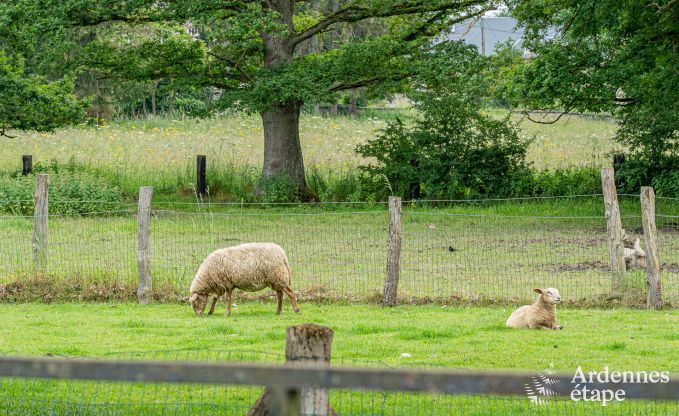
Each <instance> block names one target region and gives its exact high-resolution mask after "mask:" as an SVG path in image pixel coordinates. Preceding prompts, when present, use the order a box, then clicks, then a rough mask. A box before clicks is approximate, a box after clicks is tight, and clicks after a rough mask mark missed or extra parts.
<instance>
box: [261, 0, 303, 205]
mask: <svg viewBox="0 0 679 416" xmlns="http://www.w3.org/2000/svg"><path fill="white" fill-rule="evenodd" d="M264 7H265V8H269V7H270V8H272V9H274V10H275V11H276V12H278V13H279V16H280V19H281V22H282V23H283V24H285V25H286V26H287V27H288V30H289V34H292V33H293V26H292V15H293V8H294V2H293V1H292V0H271V1H268V2H265V6H264ZM261 36H262V40H263V41H264V66H265V67H276V66H279V65H286V64H290V63H292V58H293V54H294V47H293V46H292V44H291V42H290V38H289V37H288V36H280V35H278V34H277V35H271V34H269V33H262V35H261ZM301 106H302V103H301V102H300V101H293V100H290V101H286V102H274V103H272V108H270V109H267V110H266V111H262V112H261V113H260V114H261V116H262V121H263V123H264V167H263V169H262V181H261V182H260V188H259V192H262V191H264V192H266V189H262V187H261V185H262V182H265V181H266V180H267V179H269V178H272V177H287V178H286V179H287V180H288V181H289V183H290V185H292V186H293V187H294V188H296V189H295V191H296V193H297V194H298V195H299V196H303V197H305V196H306V180H305V177H304V160H303V158H302V146H301V144H300V142H299V113H300V108H301Z"/></svg>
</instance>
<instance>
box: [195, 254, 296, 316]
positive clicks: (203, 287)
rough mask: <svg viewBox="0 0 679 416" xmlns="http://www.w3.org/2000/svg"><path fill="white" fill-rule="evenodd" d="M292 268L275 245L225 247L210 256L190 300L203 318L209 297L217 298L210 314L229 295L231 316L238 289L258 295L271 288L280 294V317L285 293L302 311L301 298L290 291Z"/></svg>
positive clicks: (227, 308) (197, 278)
mask: <svg viewBox="0 0 679 416" xmlns="http://www.w3.org/2000/svg"><path fill="white" fill-rule="evenodd" d="M290 275H291V272H290V265H289V263H288V258H287V257H286V256H285V251H283V249H282V248H281V247H280V246H278V245H276V244H273V243H248V244H241V245H238V246H234V247H227V248H222V249H219V250H216V251H214V252H213V253H212V254H210V255H209V256H207V257H206V258H205V260H203V263H202V264H201V265H200V268H199V269H198V272H197V273H196V277H194V279H193V282H191V288H190V289H189V290H190V292H191V297H190V298H189V301H190V302H191V306H192V307H193V310H194V312H195V313H196V315H202V314H203V312H204V311H205V307H206V305H207V302H208V298H209V296H214V298H213V300H212V306H211V307H210V311H209V312H208V315H212V313H213V312H214V310H215V304H216V303H217V299H219V297H220V296H221V295H222V294H226V295H225V299H224V300H225V301H226V315H227V316H228V315H231V294H232V292H233V290H234V289H240V290H244V291H246V292H256V291H258V290H262V289H264V288H266V287H270V288H271V289H272V290H274V291H275V292H276V294H277V295H278V309H277V310H276V313H277V314H280V313H281V309H282V307H283V292H285V294H286V295H288V297H289V298H290V302H291V303H292V308H293V309H294V310H295V312H299V306H298V305H297V297H296V296H295V293H294V292H293V291H292V289H291V288H290Z"/></svg>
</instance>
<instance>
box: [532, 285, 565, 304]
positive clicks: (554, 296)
mask: <svg viewBox="0 0 679 416" xmlns="http://www.w3.org/2000/svg"><path fill="white" fill-rule="evenodd" d="M533 292H535V293H539V294H541V295H542V299H543V300H544V301H545V302H547V303H552V304H557V303H559V302H561V294H560V293H559V290H558V289H555V288H553V287H548V288H547V289H539V288H535V289H533Z"/></svg>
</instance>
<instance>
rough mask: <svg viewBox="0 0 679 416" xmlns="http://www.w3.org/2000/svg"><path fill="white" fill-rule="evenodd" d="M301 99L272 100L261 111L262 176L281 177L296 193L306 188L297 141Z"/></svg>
mask: <svg viewBox="0 0 679 416" xmlns="http://www.w3.org/2000/svg"><path fill="white" fill-rule="evenodd" d="M300 107H301V103H299V102H287V103H284V104H274V106H273V109H272V110H269V111H263V112H262V113H261V115H262V122H263V123H264V168H263V169H262V179H264V180H266V179H269V178H272V177H285V178H286V179H287V180H288V181H289V183H290V185H292V186H294V187H295V188H296V189H297V192H298V193H299V194H300V195H303V194H304V193H305V191H306V181H305V178H304V159H303V158H302V146H301V144H300V142H299V112H300Z"/></svg>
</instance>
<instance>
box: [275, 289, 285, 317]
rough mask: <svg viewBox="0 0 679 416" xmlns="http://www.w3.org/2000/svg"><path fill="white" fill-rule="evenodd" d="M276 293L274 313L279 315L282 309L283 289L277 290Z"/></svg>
mask: <svg viewBox="0 0 679 416" xmlns="http://www.w3.org/2000/svg"><path fill="white" fill-rule="evenodd" d="M276 295H278V307H277V308H276V315H280V314H281V311H282V310H283V291H282V290H277V291H276Z"/></svg>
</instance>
